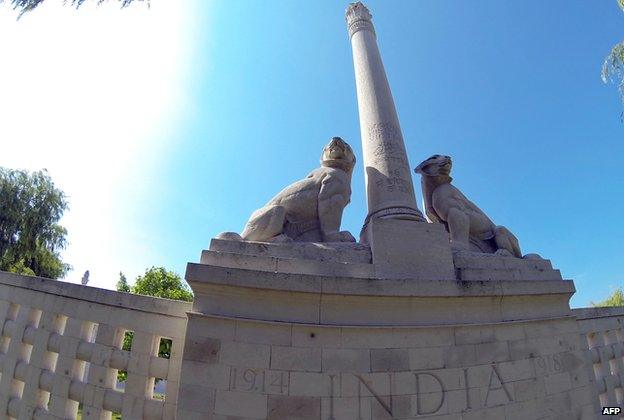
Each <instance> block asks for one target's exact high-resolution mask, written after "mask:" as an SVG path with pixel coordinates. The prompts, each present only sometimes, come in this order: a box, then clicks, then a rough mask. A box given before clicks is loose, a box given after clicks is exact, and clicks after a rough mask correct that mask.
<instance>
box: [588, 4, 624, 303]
mask: <svg viewBox="0 0 624 420" xmlns="http://www.w3.org/2000/svg"><path fill="white" fill-rule="evenodd" d="M623 1H624V0H623ZM591 304H592V306H624V290H622V288H621V287H618V288H617V289H615V290H614V291H613V293H612V294H611V295H610V296H609V297H608V298H606V299H605V300H603V301H600V302H598V303H594V302H592V303H591Z"/></svg>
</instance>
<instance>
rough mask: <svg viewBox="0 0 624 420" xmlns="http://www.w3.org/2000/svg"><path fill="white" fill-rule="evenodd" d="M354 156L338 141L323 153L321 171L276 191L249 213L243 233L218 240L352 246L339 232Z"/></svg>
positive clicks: (350, 237) (350, 238) (348, 196)
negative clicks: (348, 244) (344, 244)
mask: <svg viewBox="0 0 624 420" xmlns="http://www.w3.org/2000/svg"><path fill="white" fill-rule="evenodd" d="M354 166H355V155H354V154H353V150H351V147H350V146H349V145H348V144H347V143H346V142H345V141H344V140H342V139H341V138H340V137H334V138H332V139H331V141H330V142H329V144H328V145H327V146H325V148H324V149H323V153H322V154H321V167H320V168H317V169H315V170H313V171H312V172H310V174H309V175H308V176H307V177H306V178H304V179H302V180H299V181H297V182H295V183H293V184H291V185H289V186H288V187H286V188H284V189H283V190H282V191H280V192H279V193H278V194H277V195H276V196H275V197H273V198H272V199H271V200H270V201H269V202H268V203H267V204H266V205H265V206H264V207H262V208H260V209H258V210H256V211H255V212H253V214H252V215H251V217H250V218H249V221H248V222H247V224H246V226H245V229H244V230H243V233H241V234H240V235H239V234H237V233H233V232H224V233H222V234H220V235H219V236H217V238H221V239H230V240H245V241H258V242H289V241H297V242H355V238H354V237H353V235H351V233H349V232H347V231H340V223H341V221H342V212H343V210H344V208H345V207H346V206H347V204H349V202H350V201H351V174H352V173H353V167H354Z"/></svg>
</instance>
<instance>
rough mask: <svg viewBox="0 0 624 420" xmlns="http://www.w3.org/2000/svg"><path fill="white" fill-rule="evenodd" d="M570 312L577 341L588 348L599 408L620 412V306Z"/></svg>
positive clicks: (623, 381)
mask: <svg viewBox="0 0 624 420" xmlns="http://www.w3.org/2000/svg"><path fill="white" fill-rule="evenodd" d="M573 313H574V315H575V316H576V317H577V324H578V326H579V330H580V332H581V336H582V338H581V340H582V341H583V342H585V343H586V345H587V346H588V348H589V354H588V362H587V363H588V365H589V366H591V367H593V372H594V375H595V390H596V393H597V394H598V395H599V401H600V405H601V406H602V407H620V409H621V410H623V411H624V398H623V397H624V362H623V360H624V307H615V308H582V309H574V310H573ZM612 417H613V418H617V416H612ZM602 418H605V417H604V416H603V417H602ZM619 418H621V417H619Z"/></svg>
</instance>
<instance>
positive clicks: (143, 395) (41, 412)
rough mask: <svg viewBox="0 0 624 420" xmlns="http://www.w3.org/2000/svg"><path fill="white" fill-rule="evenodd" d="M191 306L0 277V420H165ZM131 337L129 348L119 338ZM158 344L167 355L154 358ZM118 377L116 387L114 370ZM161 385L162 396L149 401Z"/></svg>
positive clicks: (173, 405)
mask: <svg viewBox="0 0 624 420" xmlns="http://www.w3.org/2000/svg"><path fill="white" fill-rule="evenodd" d="M188 310H190V304H187V303H185V302H175V301H168V300H164V299H156V298H149V297H143V296H141V297H139V296H132V295H128V294H125V293H118V292H113V291H108V290H102V289H96V288H91V287H84V286H78V285H72V284H68V283H61V282H56V281H53V280H43V279H39V278H34V277H32V278H28V277H23V276H17V275H12V274H8V273H0V328H1V330H0V418H7V417H8V418H9V419H13V418H14V419H20V420H21V419H75V418H76V417H77V415H78V412H79V410H81V411H82V418H83V419H85V420H88V419H98V420H102V419H110V418H111V417H112V414H113V413H120V414H121V415H122V417H123V418H124V420H125V419H173V418H175V411H176V410H175V409H176V401H177V393H178V384H179V375H180V366H181V360H182V354H181V353H182V349H183V341H184V332H185V328H186V315H185V313H186V311H188ZM127 331H131V332H132V335H133V339H132V346H131V349H130V351H125V350H123V349H122V345H123V340H124V334H125V333H126V332H127ZM161 339H167V340H171V341H172V347H171V355H170V357H169V358H168V359H167V358H164V357H159V356H158V349H159V345H160V342H161ZM119 370H121V371H125V372H127V379H126V381H125V387H124V389H117V388H116V386H117V373H118V371H119ZM156 378H158V379H161V380H165V381H166V392H165V395H164V398H161V397H160V396H155V395H154V384H155V380H156Z"/></svg>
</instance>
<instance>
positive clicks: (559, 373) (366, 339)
mask: <svg viewBox="0 0 624 420" xmlns="http://www.w3.org/2000/svg"><path fill="white" fill-rule="evenodd" d="M423 226H426V225H425V224H423ZM372 228H373V229H374V228H375V225H374V224H373V225H372ZM434 229H435V228H434ZM373 245H374V244H373ZM372 255H375V254H372ZM374 258H375V257H372V256H371V253H370V250H369V249H367V247H365V246H362V245H360V244H300V245H299V244H291V245H285V244H268V243H245V242H229V241H223V240H216V241H213V243H212V245H211V249H210V250H208V251H204V252H203V254H202V260H201V263H200V264H192V263H190V264H189V265H188V268H187V273H186V279H187V281H188V282H189V284H190V285H191V287H192V288H193V291H194V293H195V302H194V306H193V311H192V312H191V313H189V321H188V327H187V337H186V346H185V350H184V361H183V366H182V375H181V378H182V384H181V390H182V392H180V397H179V401H178V407H179V410H178V418H183V419H185V420H186V419H233V418H236V419H280V420H282V419H323V420H327V419H333V420H343V419H344V420H347V419H349V420H356V419H412V418H432V419H497V420H498V419H523V420H524V419H538V418H562V419H563V418H566V419H568V418H569V419H580V418H587V419H589V418H595V413H596V412H597V411H596V410H597V407H596V406H595V402H594V401H593V400H592V396H593V394H592V389H591V379H590V378H591V376H590V375H591V372H590V367H589V366H590V365H587V364H585V359H584V357H585V356H586V350H584V348H585V347H584V343H582V342H581V337H580V335H579V333H578V328H577V326H576V322H575V319H574V317H573V316H572V313H571V312H570V308H569V306H568V301H569V298H570V296H571V295H572V293H574V285H573V283H572V282H571V281H565V280H562V279H561V276H560V274H559V272H558V271H557V270H553V269H552V266H551V265H550V262H549V261H546V260H532V261H527V260H521V259H516V258H501V257H497V256H494V255H484V254H474V253H469V252H464V253H461V254H455V255H454V256H453V263H452V266H453V270H454V271H453V272H454V273H455V274H456V276H457V278H453V279H439V278H429V277H423V278H415V277H413V276H407V275H406V277H404V278H398V277H395V278H386V277H383V273H384V269H383V268H381V267H378V266H377V264H375V263H374ZM388 258H389V260H391V258H392V256H388ZM379 263H380V264H381V265H383V262H379ZM405 263H406V264H409V262H405ZM416 266H417V264H416ZM332 271H334V273H333V274H332ZM521 278H524V279H525V280H522V279H521ZM527 279H530V280H527Z"/></svg>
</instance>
